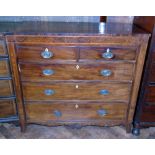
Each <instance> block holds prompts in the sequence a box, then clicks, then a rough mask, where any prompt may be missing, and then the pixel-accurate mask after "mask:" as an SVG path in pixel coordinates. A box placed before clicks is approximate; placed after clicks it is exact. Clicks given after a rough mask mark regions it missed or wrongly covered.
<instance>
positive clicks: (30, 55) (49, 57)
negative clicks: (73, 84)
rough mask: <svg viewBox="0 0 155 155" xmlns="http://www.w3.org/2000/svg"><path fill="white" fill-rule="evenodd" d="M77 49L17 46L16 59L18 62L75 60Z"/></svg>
mask: <svg viewBox="0 0 155 155" xmlns="http://www.w3.org/2000/svg"><path fill="white" fill-rule="evenodd" d="M76 51H77V49H76V48H74V47H65V46H63V47H62V46H58V47H57V46H55V47H54V46H52V47H51V46H43V45H42V46H40V45H36V46H26V45H25V46H17V57H18V60H20V61H32V62H34V61H39V62H40V61H45V62H51V61H54V60H70V61H75V60H76V55H77V53H76Z"/></svg>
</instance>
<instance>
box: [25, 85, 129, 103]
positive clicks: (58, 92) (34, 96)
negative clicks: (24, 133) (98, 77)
mask: <svg viewBox="0 0 155 155" xmlns="http://www.w3.org/2000/svg"><path fill="white" fill-rule="evenodd" d="M22 85H23V93H24V99H25V100H26V101H27V100H28V101H31V100H34V101H36V100H42V101H43V100H44V101H50V100H103V101H105V102H106V101H124V102H128V100H129V94H130V88H131V85H129V84H124V83H122V84H121V83H117V84H116V83H115V84H114V83H100V82H92V83H60V82H58V83H40V84H39V83H26V82H24V83H23V84H22Z"/></svg>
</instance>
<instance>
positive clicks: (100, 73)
mask: <svg viewBox="0 0 155 155" xmlns="http://www.w3.org/2000/svg"><path fill="white" fill-rule="evenodd" d="M133 68H134V64H132V63H107V62H103V63H100V64H78V63H77V64H50V65H49V64H44V65H39V64H30V63H29V64H28V63H27V64H20V70H21V77H22V80H24V81H26V80H28V81H49V80H119V81H120V80H121V81H122V80H126V81H131V80H132V78H133Z"/></svg>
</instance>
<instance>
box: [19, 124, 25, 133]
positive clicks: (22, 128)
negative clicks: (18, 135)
mask: <svg viewBox="0 0 155 155" xmlns="http://www.w3.org/2000/svg"><path fill="white" fill-rule="evenodd" d="M20 129H21V132H25V131H26V124H25V122H20Z"/></svg>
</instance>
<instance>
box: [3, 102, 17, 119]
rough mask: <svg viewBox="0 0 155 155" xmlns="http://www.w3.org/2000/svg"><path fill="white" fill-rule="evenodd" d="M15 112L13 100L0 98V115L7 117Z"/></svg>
mask: <svg viewBox="0 0 155 155" xmlns="http://www.w3.org/2000/svg"><path fill="white" fill-rule="evenodd" d="M15 114H16V106H15V101H12V100H0V117H9V116H12V115H15Z"/></svg>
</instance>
